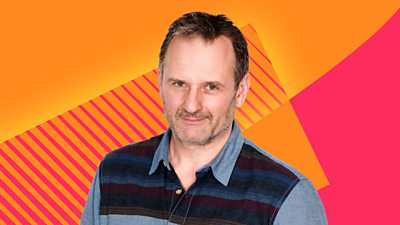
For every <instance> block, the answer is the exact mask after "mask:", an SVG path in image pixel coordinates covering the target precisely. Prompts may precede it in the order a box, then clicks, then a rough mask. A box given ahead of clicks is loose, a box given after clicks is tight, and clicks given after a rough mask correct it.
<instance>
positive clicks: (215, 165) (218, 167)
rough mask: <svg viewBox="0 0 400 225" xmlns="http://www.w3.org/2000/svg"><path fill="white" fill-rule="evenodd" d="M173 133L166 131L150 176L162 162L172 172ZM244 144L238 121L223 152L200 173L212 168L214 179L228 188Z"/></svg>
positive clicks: (234, 124)
mask: <svg viewBox="0 0 400 225" xmlns="http://www.w3.org/2000/svg"><path fill="white" fill-rule="evenodd" d="M171 133H172V131H171V129H170V128H168V129H167V130H166V131H165V133H164V136H163V137H162V139H161V142H160V144H159V145H158V147H157V149H156V151H155V153H154V157H153V162H152V164H151V167H150V171H149V175H152V174H153V173H154V172H155V171H156V170H157V168H158V166H159V164H160V161H162V162H163V164H164V166H165V167H166V168H167V169H168V170H171V166H170V163H169V161H168V147H169V140H170V138H171ZM243 142H244V137H243V135H242V132H241V130H240V128H239V125H238V124H237V122H236V121H233V127H232V132H231V134H230V136H229V139H228V141H227V142H226V143H225V145H224V147H223V148H222V150H221V151H220V152H219V153H218V155H217V156H216V157H215V159H214V160H213V161H212V162H211V163H209V164H208V165H205V166H204V167H203V168H200V169H199V170H198V171H200V170H203V169H204V168H207V167H211V170H212V173H213V175H214V177H215V178H216V179H217V180H218V181H219V182H220V183H221V184H223V185H224V186H227V185H228V182H229V179H230V177H231V174H232V171H233V168H234V166H235V163H236V160H237V158H238V156H239V154H240V150H241V149H242V145H243Z"/></svg>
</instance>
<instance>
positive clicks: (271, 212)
mask: <svg viewBox="0 0 400 225" xmlns="http://www.w3.org/2000/svg"><path fill="white" fill-rule="evenodd" d="M170 136H171V130H170V129H167V131H166V132H165V133H164V134H161V135H159V136H156V137H153V138H151V139H149V140H147V141H144V142H139V143H133V144H129V145H127V146H124V147H122V148H120V149H117V150H115V151H113V152H111V153H109V154H108V155H107V156H106V157H105V158H104V159H103V161H102V162H101V164H100V166H99V167H98V169H97V171H96V175H95V177H94V180H93V183H92V187H91V189H90V192H89V195H88V198H87V201H86V205H85V209H84V212H83V215H82V218H81V224H101V225H103V224H146V225H151V224H251V225H257V224H274V225H276V224H281V225H284V224H300V225H303V224H304V225H306V224H307V225H314V224H315V225H317V224H327V221H326V216H325V211H324V208H323V205H322V203H321V201H320V199H319V196H318V193H317V191H316V190H315V188H314V186H313V185H312V184H311V182H310V181H309V180H308V179H307V178H306V177H304V176H303V175H301V174H300V173H299V172H298V171H296V170H295V169H294V168H292V167H290V166H289V165H287V164H286V163H284V162H283V161H280V160H278V159H276V158H274V157H273V156H271V155H270V154H269V153H267V152H266V151H264V150H262V149H260V148H259V147H257V146H256V145H255V144H254V143H252V142H251V141H250V140H248V139H246V138H244V136H243V135H242V133H241V131H240V129H239V127H238V125H237V123H236V122H235V121H234V123H233V128H232V133H231V135H230V137H229V139H228V141H227V142H226V143H225V145H224V147H223V148H222V150H221V151H220V152H219V154H218V155H217V156H216V158H215V159H214V160H213V161H212V162H211V163H210V164H208V165H206V166H204V167H202V168H200V169H199V170H197V172H196V181H195V183H194V184H193V185H192V186H191V187H190V188H189V189H188V190H186V191H185V190H184V189H183V188H182V185H181V184H180V182H179V179H178V177H177V175H176V173H175V171H174V168H173V167H172V165H171V164H170V163H169V161H168V146H169V140H170Z"/></svg>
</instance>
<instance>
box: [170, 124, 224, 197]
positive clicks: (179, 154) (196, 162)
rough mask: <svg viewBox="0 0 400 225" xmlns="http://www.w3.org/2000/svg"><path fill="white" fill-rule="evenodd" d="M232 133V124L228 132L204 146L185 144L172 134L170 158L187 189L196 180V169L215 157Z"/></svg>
mask: <svg viewBox="0 0 400 225" xmlns="http://www.w3.org/2000/svg"><path fill="white" fill-rule="evenodd" d="M231 133H232V126H231V127H230V128H228V130H227V132H225V133H224V134H222V135H220V136H218V137H216V138H215V139H214V140H213V141H212V142H210V143H208V144H206V145H202V146H191V145H190V146H189V145H185V144H184V143H182V142H180V141H179V140H178V139H177V138H176V137H175V136H174V135H173V134H172V136H171V140H170V144H169V151H168V159H169V161H170V163H171V165H172V166H173V167H174V170H175V172H176V174H177V175H178V178H179V180H180V181H181V184H182V186H183V188H184V189H185V190H186V189H187V188H189V187H190V185H191V184H192V183H194V181H195V180H196V171H197V170H198V169H200V168H202V167H204V166H205V165H207V164H209V163H210V162H212V161H213V160H214V159H215V157H216V156H217V155H218V153H219V152H220V151H221V150H222V148H223V146H224V145H225V143H226V142H227V141H228V139H229V136H230V134H231Z"/></svg>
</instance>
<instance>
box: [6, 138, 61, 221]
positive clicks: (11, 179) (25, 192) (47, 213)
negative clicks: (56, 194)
mask: <svg viewBox="0 0 400 225" xmlns="http://www.w3.org/2000/svg"><path fill="white" fill-rule="evenodd" d="M6 144H7V145H8V147H10V148H11V149H12V150H13V151H14V153H16V152H18V151H17V150H16V149H15V147H14V146H13V145H12V144H11V143H10V142H9V141H6ZM0 154H1V155H2V156H3V157H4V158H6V160H7V161H8V162H9V163H10V164H15V163H14V161H12V160H11V159H10V158H9V157H8V156H7V155H6V154H4V153H0ZM19 157H20V158H21V155H20V154H19ZM24 159H25V158H24ZM24 161H25V163H26V161H27V160H26V159H25V160H24ZM30 167H31V166H30ZM17 168H19V167H17ZM0 170H2V172H3V173H4V174H5V175H6V176H7V177H8V179H9V180H10V181H11V182H13V183H14V184H15V185H16V186H17V187H19V188H20V190H21V191H22V192H24V194H25V195H26V196H27V197H28V198H29V199H30V200H31V201H32V202H33V203H34V204H35V205H36V206H37V207H38V208H39V209H40V211H42V212H43V214H44V215H45V216H46V217H47V218H49V219H50V220H51V221H52V222H53V221H54V222H55V221H57V223H58V224H61V222H60V221H59V220H58V219H57V218H56V217H55V216H54V215H53V214H52V213H50V212H49V211H48V210H47V208H46V207H44V206H43V204H42V203H41V202H40V201H38V200H37V199H36V197H35V196H34V195H32V193H30V192H29V191H28V190H27V189H26V188H25V187H24V186H23V185H22V184H21V183H20V182H19V181H18V180H17V179H16V178H15V177H14V176H13V175H12V174H11V173H9V172H8V171H7V170H6V169H5V168H4V167H3V166H2V165H0ZM18 173H20V174H21V176H23V177H24V179H25V180H27V182H29V183H30V184H31V185H32V186H33V187H34V188H35V190H36V191H38V192H39V194H40V196H42V197H43V198H44V199H45V200H46V201H47V202H49V203H50V202H51V200H50V198H49V197H48V196H47V194H46V193H44V192H43V190H42V189H41V188H40V187H39V186H38V185H37V184H36V183H35V182H33V181H32V180H31V178H30V177H29V176H27V175H26V174H25V173H24V172H22V171H18ZM50 204H51V203H50Z"/></svg>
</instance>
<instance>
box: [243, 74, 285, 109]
mask: <svg viewBox="0 0 400 225" xmlns="http://www.w3.org/2000/svg"><path fill="white" fill-rule="evenodd" d="M249 74H250V75H251V77H252V78H254V79H255V80H256V81H257V83H258V84H260V85H261V87H262V88H263V89H264V90H265V91H266V92H268V94H269V95H271V97H272V98H273V99H275V101H277V102H278V104H279V105H282V102H281V101H280V100H279V99H278V98H277V97H276V96H275V95H274V94H273V93H272V92H271V91H270V90H269V89H268V88H267V87H265V86H264V84H263V83H262V82H261V81H260V80H259V79H257V77H256V76H254V75H253V74H252V73H251V72H249Z"/></svg>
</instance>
